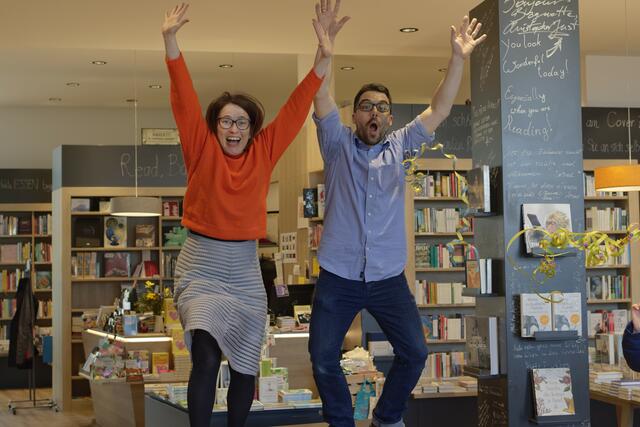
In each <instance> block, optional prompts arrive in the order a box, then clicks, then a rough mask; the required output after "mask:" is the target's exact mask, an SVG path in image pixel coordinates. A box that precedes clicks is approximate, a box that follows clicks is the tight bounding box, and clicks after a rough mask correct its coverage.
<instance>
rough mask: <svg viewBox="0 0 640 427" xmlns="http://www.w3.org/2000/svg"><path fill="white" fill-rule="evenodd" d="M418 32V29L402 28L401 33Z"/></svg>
mask: <svg viewBox="0 0 640 427" xmlns="http://www.w3.org/2000/svg"><path fill="white" fill-rule="evenodd" d="M416 31H418V29H417V28H416V27H404V28H400V32H401V33H415V32H416Z"/></svg>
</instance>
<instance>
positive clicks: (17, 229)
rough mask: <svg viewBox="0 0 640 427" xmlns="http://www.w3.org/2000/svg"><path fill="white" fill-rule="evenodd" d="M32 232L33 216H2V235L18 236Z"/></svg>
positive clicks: (0, 218)
mask: <svg viewBox="0 0 640 427" xmlns="http://www.w3.org/2000/svg"><path fill="white" fill-rule="evenodd" d="M31 232H32V231H31V215H29V216H13V215H0V235H2V236H17V235H21V234H31Z"/></svg>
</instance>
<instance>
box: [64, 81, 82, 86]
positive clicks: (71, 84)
mask: <svg viewBox="0 0 640 427" xmlns="http://www.w3.org/2000/svg"><path fill="white" fill-rule="evenodd" d="M67 86H69V87H78V86H80V83H78V82H68V83H67Z"/></svg>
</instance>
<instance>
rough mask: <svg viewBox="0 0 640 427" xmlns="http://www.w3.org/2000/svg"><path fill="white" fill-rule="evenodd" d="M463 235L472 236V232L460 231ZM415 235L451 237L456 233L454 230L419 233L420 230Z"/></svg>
mask: <svg viewBox="0 0 640 427" xmlns="http://www.w3.org/2000/svg"><path fill="white" fill-rule="evenodd" d="M460 234H462V235H463V236H473V232H467V231H466V232H464V233H460ZM415 235H416V237H451V236H457V235H458V233H456V232H446V233H424V232H422V233H420V232H416V233H415Z"/></svg>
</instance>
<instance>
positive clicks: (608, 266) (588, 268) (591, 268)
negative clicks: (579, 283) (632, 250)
mask: <svg viewBox="0 0 640 427" xmlns="http://www.w3.org/2000/svg"><path fill="white" fill-rule="evenodd" d="M629 267H630V265H629V264H618V265H597V266H595V267H586V268H587V270H606V269H609V270H611V269H616V268H629Z"/></svg>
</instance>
